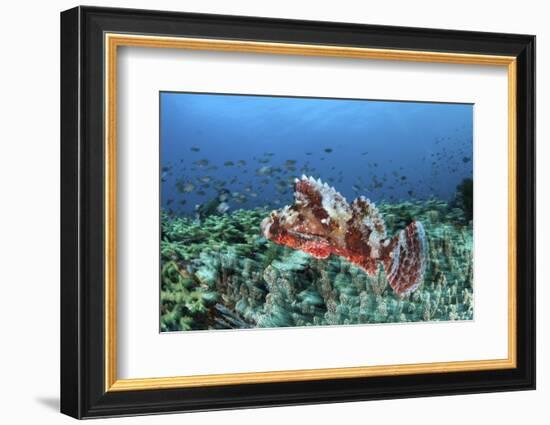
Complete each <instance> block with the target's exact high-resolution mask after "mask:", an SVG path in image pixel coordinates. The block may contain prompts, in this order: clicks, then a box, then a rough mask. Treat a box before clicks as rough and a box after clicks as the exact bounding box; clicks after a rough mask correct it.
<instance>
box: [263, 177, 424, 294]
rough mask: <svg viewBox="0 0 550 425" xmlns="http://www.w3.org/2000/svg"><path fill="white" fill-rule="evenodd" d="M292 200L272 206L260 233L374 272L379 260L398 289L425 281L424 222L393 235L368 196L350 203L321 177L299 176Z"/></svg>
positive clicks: (407, 290) (408, 289)
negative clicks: (292, 202)
mask: <svg viewBox="0 0 550 425" xmlns="http://www.w3.org/2000/svg"><path fill="white" fill-rule="evenodd" d="M295 183H296V191H295V192H294V198H295V201H294V204H293V205H291V206H286V207H284V208H283V209H281V210H278V211H272V212H271V214H270V215H269V216H268V217H267V218H265V219H264V220H263V221H262V223H261V228H262V233H263V234H264V236H265V237H266V238H267V239H270V240H272V241H273V242H275V243H278V244H281V245H285V246H288V247H290V248H293V249H299V250H301V251H304V252H307V253H308V254H311V255H313V256H314V257H315V258H320V259H323V258H327V257H328V256H329V255H331V254H333V255H338V256H341V257H344V258H345V259H347V260H348V261H350V262H352V263H354V264H356V265H358V266H359V267H361V268H363V269H364V270H365V271H366V272H367V273H368V274H369V275H370V276H373V275H376V274H377V272H378V266H379V264H382V265H383V267H384V271H385V272H386V273H387V279H388V282H389V284H390V286H391V287H392V288H393V290H394V291H395V293H396V294H399V295H407V294H409V293H411V292H413V291H414V290H415V289H416V288H417V287H418V285H419V284H420V283H421V282H422V280H423V277H424V271H425V269H426V249H427V247H426V238H425V233H424V227H423V226H422V223H420V222H419V221H413V222H412V223H410V224H408V225H407V227H406V228H405V229H403V230H401V231H400V232H399V233H398V234H397V235H396V236H394V237H393V238H387V237H386V226H385V224H384V219H383V218H382V216H381V215H380V212H379V211H378V209H377V208H376V206H375V204H374V203H373V202H371V201H370V200H368V199H366V198H364V197H362V196H361V197H359V198H357V199H355V200H354V201H353V203H352V204H351V205H349V204H348V203H347V201H346V199H345V198H344V197H343V196H342V195H341V194H340V193H338V192H337V191H336V190H335V189H334V188H333V187H330V186H328V185H327V184H326V183H323V182H321V180H315V179H314V178H312V177H306V176H302V178H301V179H300V180H299V179H296V182H295Z"/></svg>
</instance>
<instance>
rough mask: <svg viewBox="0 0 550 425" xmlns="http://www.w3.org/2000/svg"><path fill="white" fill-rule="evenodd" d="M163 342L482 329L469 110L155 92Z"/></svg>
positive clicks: (441, 105)
mask: <svg viewBox="0 0 550 425" xmlns="http://www.w3.org/2000/svg"><path fill="white" fill-rule="evenodd" d="M159 96H160V114H159V117H160V141H159V142H160V211H159V214H160V223H161V235H160V247H159V249H160V253H159V255H160V289H159V292H160V295H159V302H160V324H159V326H160V331H161V332H173V331H193V330H202V331H204V330H217V329H252V328H280V327H304V326H331V325H340V326H341V325H368V324H391V323H405V322H411V323H412V322H436V321H453V320H460V321H464V320H473V318H474V291H473V105H472V104H463V103H435V102H411V101H384V100H368V99H339V98H318V97H286V96H266V95H240V94H216V93H190V92H160V94H159Z"/></svg>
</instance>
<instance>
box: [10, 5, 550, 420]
mask: <svg viewBox="0 0 550 425" xmlns="http://www.w3.org/2000/svg"><path fill="white" fill-rule="evenodd" d="M95 4H97V5H106V6H122V7H141V8H152V7H154V8H159V9H172V10H186V11H196V12H211V13H228V14H243V15H263V16H273V17H288V18H303V19H318V20H333V21H349V22H363V23H372V24H389V25H404V26H423V27H439V28H454V29H465V30H480V31H503V32H519V33H522V32H523V33H532V34H537V37H538V39H537V44H538V49H537V53H538V58H537V62H538V69H537V74H538V76H539V79H538V80H539V81H538V91H537V96H538V97H537V106H538V117H539V122H540V124H539V125H538V140H539V142H540V143H539V144H538V153H537V155H538V164H539V171H538V187H539V190H538V214H537V215H538V217H540V220H539V222H538V230H539V231H538V253H539V255H538V258H539V267H538V295H537V300H538V313H537V316H538V317H537V318H538V358H539V362H538V390H537V391H536V392H532V391H530V392H520V393H501V394H482V395H479V394H478V395H469V396H454V397H439V398H421V399H409V400H390V401H377V402H363V403H345V404H339V405H321V406H304V407H286V408H272V409H261V410H241V411H235V412H212V413H199V414H192V415H185V416H181V415H167V416H162V417H161V416H156V417H134V418H126V419H115V420H110V423H117V422H120V423H127V424H134V423H136V424H137V423H161V424H162V423H166V424H168V423H174V424H175V423H181V422H182V421H192V422H193V424H215V423H221V422H223V423H225V424H239V425H245V424H256V423H258V422H263V423H273V424H276V423H277V424H279V423H281V422H282V423H300V422H307V423H318V424H334V423H336V422H342V421H345V420H348V421H352V420H356V421H358V422H362V423H367V422H373V423H404V422H406V423H409V424H417V423H418V424H420V423H422V424H436V423H437V424H441V423H445V424H449V425H450V424H461V425H463V424H466V423H477V422H481V421H487V420H490V421H491V422H495V423H499V424H514V423H524V422H527V421H529V422H530V423H533V424H543V423H548V418H549V416H550V415H549V413H548V410H547V408H546V406H545V402H546V403H547V402H548V400H549V399H550V366H549V365H548V360H547V359H549V358H550V332H549V330H548V324H549V320H550V313H549V311H550V310H549V309H548V307H547V304H548V300H549V299H550V289H549V288H548V282H547V280H548V279H545V272H546V267H545V265H546V264H545V261H547V260H546V259H548V258H549V257H550V248H549V246H548V244H547V243H545V240H547V239H548V238H549V237H550V223H549V220H548V219H545V218H544V217H550V203H549V199H548V197H547V196H545V193H544V192H546V193H548V190H547V189H546V190H545V187H546V185H547V184H548V182H549V181H550V169H549V167H548V166H545V164H547V163H548V161H550V147H549V146H548V143H545V141H546V140H548V138H549V137H550V126H549V124H548V120H546V119H545V117H547V116H548V115H549V114H550V106H549V104H548V90H549V82H548V78H547V76H548V75H550V53H549V52H550V28H549V27H548V22H547V16H548V11H546V10H544V2H540V1H529V0H524V1H522V2H517V1H513V2H508V1H487V2H480V1H469V0H462V1H460V2H451V3H448V2H441V1H420V0H419V1H415V2H410V1H406V0H403V1H396V2H391V3H390V2H369V3H367V2H358V1H353V0H349V1H346V0H340V1H338V2H334V1H326V2H322V1H302V2H297V1H296V0H292V1H283V0H279V1H277V2H274V1H270V2H259V1H254V0H251V1H245V0H242V1H240V0H232V1H230V2H229V1H225V0H218V1H214V0H196V1H191V0H188V1H185V2H183V1H168V0H164V1H163V0H158V1H156V2H154V3H153V2H150V1H99V0H98V1H97V2H96V3H95ZM74 5H75V3H73V2H70V1H50V2H35V3H34V4H33V3H32V2H29V1H27V2H19V3H15V2H10V3H9V4H6V5H3V9H2V15H1V18H0V19H1V21H2V22H1V25H0V31H1V35H2V41H3V43H2V66H1V67H0V74H1V78H0V105H1V107H2V110H1V113H2V114H1V117H2V120H1V125H0V132H1V134H2V137H1V139H0V140H1V144H0V150H1V151H0V181H1V190H2V192H1V193H2V195H3V197H4V202H3V203H2V207H3V208H2V210H1V213H0V214H1V218H2V220H0V247H1V250H2V252H1V254H2V255H1V258H2V261H1V263H0V265H1V267H0V288H1V292H0V326H1V330H2V336H3V340H2V350H1V351H0V377H1V378H0V392H1V394H0V400H1V402H0V405H1V406H2V408H1V409H0V421H2V422H3V423H7V424H19V423H37V424H43V423H69V422H70V421H71V419H69V418H66V417H63V416H61V415H59V414H58V413H57V409H58V391H59V385H58V382H59V348H58V347H59V331H58V330H59V312H58V311H59V112H58V111H59V16H58V13H59V11H60V10H63V9H67V8H69V7H72V6H74ZM541 188H542V189H541Z"/></svg>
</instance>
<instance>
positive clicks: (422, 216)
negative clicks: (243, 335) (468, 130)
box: [161, 200, 474, 331]
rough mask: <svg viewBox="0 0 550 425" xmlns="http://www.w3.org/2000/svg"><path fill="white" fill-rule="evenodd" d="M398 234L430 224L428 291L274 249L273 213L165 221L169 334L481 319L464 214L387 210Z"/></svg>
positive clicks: (432, 205)
mask: <svg viewBox="0 0 550 425" xmlns="http://www.w3.org/2000/svg"><path fill="white" fill-rule="evenodd" d="M378 209H379V211H380V214H381V215H382V217H384V220H385V224H386V229H387V232H388V233H389V234H395V233H396V232H397V231H398V229H400V228H403V227H404V226H405V225H406V224H407V222H410V220H411V217H414V218H415V219H416V220H419V221H421V222H422V223H423V225H424V229H425V234H426V239H427V252H428V253H427V256H426V257H427V264H426V270H425V275H424V279H423V283H422V284H421V285H420V286H419V287H418V289H417V290H416V291H415V292H413V293H411V294H408V295H406V296H399V295H397V294H394V292H393V291H392V289H391V288H390V287H389V285H388V282H387V278H386V276H385V272H384V270H383V268H382V267H380V268H379V269H378V271H377V272H376V274H375V275H373V276H369V275H368V274H367V273H365V271H364V270H363V269H361V268H360V267H358V266H356V265H354V264H351V263H350V262H348V261H347V260H345V259H343V258H341V257H335V256H330V257H328V258H326V259H316V258H314V257H312V256H310V255H308V254H305V253H303V252H300V251H295V250H292V249H290V248H286V247H283V246H280V245H276V244H274V243H272V242H270V241H268V240H266V239H265V238H264V237H263V236H262V235H261V233H260V231H259V227H260V222H261V221H262V219H263V218H264V217H265V216H266V214H267V213H268V212H267V211H266V210H264V209H254V210H237V211H234V212H232V213H231V214H226V215H222V216H213V217H208V218H207V219H205V220H203V221H202V222H201V223H198V222H196V221H194V220H192V219H190V218H171V217H168V216H163V217H162V240H161V260H162V270H161V278H162V279H161V280H162V288H161V329H162V330H163V331H171V330H186V329H222V328H247V327H283V326H315V325H348V324H350V325H354V324H367V323H395V322H417V321H446V320H470V319H472V318H473V309H474V297H473V287H472V278H473V263H472V261H473V259H472V249H473V243H472V241H473V236H472V226H471V222H470V221H469V220H467V219H466V218H465V217H464V216H463V215H462V214H463V213H462V212H461V210H460V209H457V208H454V209H453V208H451V207H449V205H447V204H446V203H445V202H442V201H435V200H433V201H427V202H417V203H411V202H408V203H402V204H386V203H383V202H382V203H379V204H378Z"/></svg>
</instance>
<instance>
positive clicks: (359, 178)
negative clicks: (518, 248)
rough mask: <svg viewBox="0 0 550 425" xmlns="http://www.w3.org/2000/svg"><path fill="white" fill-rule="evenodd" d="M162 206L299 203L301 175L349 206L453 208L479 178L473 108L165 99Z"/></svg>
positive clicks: (184, 211)
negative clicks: (361, 199) (224, 201)
mask: <svg viewBox="0 0 550 425" xmlns="http://www.w3.org/2000/svg"><path fill="white" fill-rule="evenodd" d="M160 103H161V111H160V122H161V126H160V127H161V131H160V139H161V152H160V153H161V157H160V162H161V181H162V183H161V204H162V207H163V208H164V209H165V210H167V211H169V212H172V213H176V214H180V215H193V214H194V211H195V205H197V204H203V203H205V202H208V201H210V200H212V199H213V198H216V197H217V196H218V194H219V193H220V190H222V188H224V189H227V191H228V192H229V193H230V197H229V201H228V204H229V206H230V207H231V209H238V208H253V207H258V206H267V207H269V208H280V207H281V206H283V205H286V204H290V203H292V192H293V191H292V184H291V181H292V179H293V178H295V177H300V176H301V175H302V174H306V175H310V176H314V177H315V178H321V180H323V181H326V182H328V183H329V184H330V185H332V186H334V187H335V188H336V190H338V191H339V192H340V193H342V194H343V195H344V196H346V198H347V199H348V201H351V200H353V199H354V198H356V197H357V196H360V195H364V196H366V197H368V198H370V199H371V200H373V201H375V202H382V201H385V202H401V201H405V200H425V199H429V198H438V199H442V200H447V201H451V200H452V199H453V197H454V194H455V191H456V186H457V185H458V184H459V183H460V182H461V181H462V180H463V179H465V178H472V134H473V122H472V119H473V105H471V104H446V103H445V104H443V103H421V102H395V101H370V100H350V99H322V98H292V97H270V96H249V95H247V96H242V95H218V94H197V93H172V92H163V93H161V95H160Z"/></svg>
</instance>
